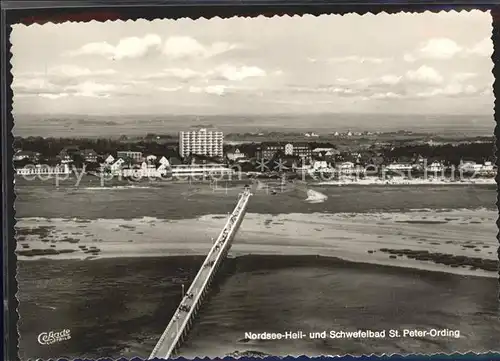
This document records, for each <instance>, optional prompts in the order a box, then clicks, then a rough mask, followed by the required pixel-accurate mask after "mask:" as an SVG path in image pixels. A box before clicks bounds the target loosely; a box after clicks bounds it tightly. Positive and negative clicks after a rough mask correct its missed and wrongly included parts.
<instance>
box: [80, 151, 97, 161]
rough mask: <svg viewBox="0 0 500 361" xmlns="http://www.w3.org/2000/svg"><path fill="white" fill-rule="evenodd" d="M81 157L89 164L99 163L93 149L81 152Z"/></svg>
mask: <svg viewBox="0 0 500 361" xmlns="http://www.w3.org/2000/svg"><path fill="white" fill-rule="evenodd" d="M80 155H81V157H82V158H83V159H84V160H85V162H87V163H95V162H97V153H96V152H95V150H93V149H84V150H82V151H81V152H80Z"/></svg>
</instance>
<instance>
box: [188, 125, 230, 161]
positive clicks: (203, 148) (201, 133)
mask: <svg viewBox="0 0 500 361" xmlns="http://www.w3.org/2000/svg"><path fill="white" fill-rule="evenodd" d="M223 142H224V134H223V133H222V132H219V131H216V130H207V129H199V130H192V131H189V132H179V155H180V156H181V157H183V158H184V157H187V156H188V155H190V154H198V155H207V156H209V157H222V156H223V150H222V145H223Z"/></svg>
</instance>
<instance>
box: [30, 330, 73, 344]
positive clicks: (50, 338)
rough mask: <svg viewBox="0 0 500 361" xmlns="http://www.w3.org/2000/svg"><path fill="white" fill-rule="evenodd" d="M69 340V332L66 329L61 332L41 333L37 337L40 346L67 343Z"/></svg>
mask: <svg viewBox="0 0 500 361" xmlns="http://www.w3.org/2000/svg"><path fill="white" fill-rule="evenodd" d="M70 339H71V331H70V330H68V329H65V330H61V331H57V332H56V331H50V332H42V333H41V334H39V335H38V343H39V344H40V345H52V344H54V343H58V342H62V341H67V340H70Z"/></svg>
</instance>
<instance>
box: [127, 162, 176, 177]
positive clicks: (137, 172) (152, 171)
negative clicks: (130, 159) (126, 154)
mask: <svg viewBox="0 0 500 361" xmlns="http://www.w3.org/2000/svg"><path fill="white" fill-rule="evenodd" d="M121 175H122V176H123V177H130V178H135V179H141V178H160V177H164V176H166V175H167V168H166V166H165V165H163V164H162V165H160V166H159V167H158V168H156V167H155V166H154V165H151V164H147V163H146V162H143V163H142V164H141V166H140V167H131V168H123V169H122V170H121Z"/></svg>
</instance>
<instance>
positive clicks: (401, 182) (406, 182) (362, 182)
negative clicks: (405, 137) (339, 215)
mask: <svg viewBox="0 0 500 361" xmlns="http://www.w3.org/2000/svg"><path fill="white" fill-rule="evenodd" d="M310 184H312V185H320V186H350V185H352V186H376V185H379V186H423V185H429V186H438V185H439V186H458V185H464V186H466V185H493V184H495V185H496V184H497V182H496V180H495V178H476V179H466V180H465V179H464V180H460V181H459V180H451V179H449V178H442V179H431V178H428V179H418V178H417V179H394V178H392V179H387V180H384V179H380V178H377V177H370V178H365V179H343V180H342V179H341V180H331V181H320V182H317V183H310Z"/></svg>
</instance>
